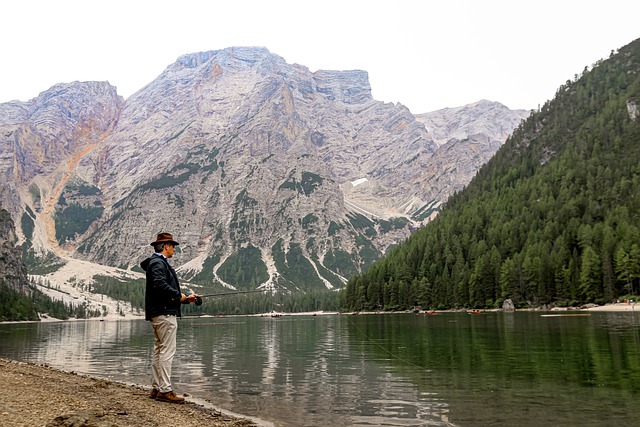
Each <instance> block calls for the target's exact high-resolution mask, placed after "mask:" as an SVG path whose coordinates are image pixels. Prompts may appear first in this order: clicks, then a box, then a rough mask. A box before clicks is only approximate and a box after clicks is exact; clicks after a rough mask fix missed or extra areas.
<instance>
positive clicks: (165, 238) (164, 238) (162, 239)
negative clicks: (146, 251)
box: [150, 233, 180, 246]
mask: <svg viewBox="0 0 640 427" xmlns="http://www.w3.org/2000/svg"><path fill="white" fill-rule="evenodd" d="M158 243H171V244H172V245H174V246H178V245H179V244H180V243H178V242H176V241H175V240H173V236H172V235H171V234H169V233H160V234H158V237H156V241H155V242H151V243H150V245H151V246H153V245H156V244H158Z"/></svg>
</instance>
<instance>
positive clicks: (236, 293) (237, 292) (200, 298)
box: [194, 289, 267, 305]
mask: <svg viewBox="0 0 640 427" xmlns="http://www.w3.org/2000/svg"><path fill="white" fill-rule="evenodd" d="M266 291H267V290H266V289H256V290H253V291H235V292H221V293H217V294H203V295H196V299H195V301H194V303H195V305H202V298H207V297H224V296H228V295H239V294H255V293H258V292H266Z"/></svg>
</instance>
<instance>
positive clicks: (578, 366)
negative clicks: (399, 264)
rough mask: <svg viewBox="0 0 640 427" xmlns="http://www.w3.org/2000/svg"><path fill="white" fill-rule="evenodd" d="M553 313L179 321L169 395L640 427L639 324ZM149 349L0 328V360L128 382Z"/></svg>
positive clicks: (248, 405) (118, 330) (116, 336)
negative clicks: (172, 387) (36, 364)
mask: <svg viewBox="0 0 640 427" xmlns="http://www.w3.org/2000/svg"><path fill="white" fill-rule="evenodd" d="M560 313H561V314H563V315H558V316H553V317H548V315H549V314H551V313H544V312H517V313H483V314H477V315H476V314H467V313H442V314H438V315H426V314H419V315H416V314H380V315H362V314H361V315H347V314H342V315H336V314H332V315H319V316H283V317H278V318H272V317H207V318H183V319H182V320H180V322H179V329H178V352H177V354H176V358H175V359H174V364H173V384H174V388H175V389H176V391H177V392H178V393H182V392H188V393H190V394H191V395H193V396H196V397H199V398H203V399H208V400H210V401H211V402H212V403H213V404H214V405H216V406H218V407H221V408H223V409H226V410H230V411H233V412H236V413H239V414H245V415H250V416H253V417H257V418H260V419H263V420H267V421H270V422H272V423H273V424H274V425H276V426H283V427H289V426H382V425H384V426H444V425H456V426H488V425H500V426H542V425H545V426H546V425H554V426H583V425H607V426H609V425H616V426H627V425H628V426H632V425H634V426H635V425H640V409H639V407H638V402H639V397H640V314H639V313H635V312H634V313H628V312H627V313H603V312H594V313H591V314H590V315H581V316H575V315H568V314H570V313H571V312H560ZM554 314H558V312H554ZM152 345H153V337H152V331H151V326H150V325H149V323H148V322H145V321H143V320H126V321H125V320H123V321H97V320H90V321H70V322H51V323H18V324H0V357H5V358H11V359H16V360H22V361H31V362H37V363H48V364H49V365H51V366H53V367H56V368H61V369H64V370H67V371H71V370H73V371H76V372H78V373H82V374H89V375H92V376H96V377H101V378H110V379H114V380H118V381H122V382H126V383H135V384H143V385H149V381H150V379H149V377H150V363H149V359H150V354H151V350H152Z"/></svg>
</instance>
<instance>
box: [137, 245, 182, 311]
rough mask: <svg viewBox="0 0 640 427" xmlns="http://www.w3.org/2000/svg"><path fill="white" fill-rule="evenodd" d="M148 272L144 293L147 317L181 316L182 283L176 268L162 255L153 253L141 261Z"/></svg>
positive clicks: (141, 264)
mask: <svg viewBox="0 0 640 427" xmlns="http://www.w3.org/2000/svg"><path fill="white" fill-rule="evenodd" d="M140 266H141V267H142V269H143V270H144V271H145V272H146V273H147V289H146V292H145V295H144V305H145V319H146V320H151V318H152V317H155V316H160V315H163V314H164V315H174V316H178V317H180V305H181V303H180V297H182V291H180V284H179V283H178V276H177V275H176V272H175V270H174V269H173V268H172V267H171V266H170V265H169V263H168V262H167V260H166V259H165V258H164V257H163V256H161V255H156V254H154V255H151V256H150V257H149V258H147V259H145V260H144V261H142V262H141V263H140Z"/></svg>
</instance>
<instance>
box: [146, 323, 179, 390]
mask: <svg viewBox="0 0 640 427" xmlns="http://www.w3.org/2000/svg"><path fill="white" fill-rule="evenodd" d="M151 326H153V336H154V345H153V356H152V357H151V376H152V383H151V385H152V386H153V388H155V389H156V390H158V391H160V392H161V393H168V392H170V391H171V390H172V388H171V363H172V362H173V356H174V355H175V354H176V335H177V332H178V318H177V317H176V316H164V315H162V316H156V317H152V318H151Z"/></svg>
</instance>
